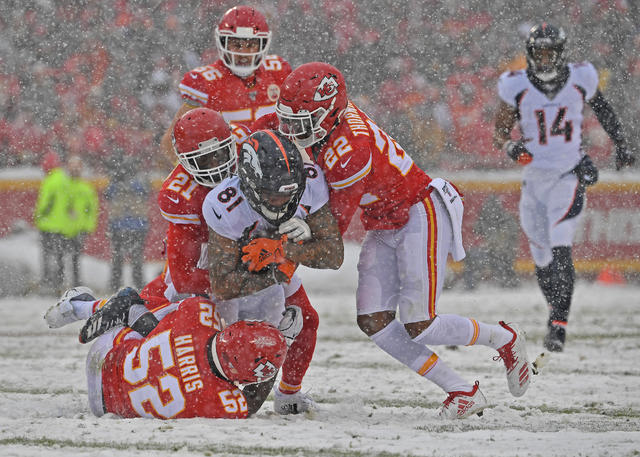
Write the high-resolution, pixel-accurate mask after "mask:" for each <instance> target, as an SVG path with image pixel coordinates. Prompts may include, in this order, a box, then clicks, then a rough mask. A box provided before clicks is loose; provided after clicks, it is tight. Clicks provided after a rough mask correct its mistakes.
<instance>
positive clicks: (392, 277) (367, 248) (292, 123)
mask: <svg viewBox="0 0 640 457" xmlns="http://www.w3.org/2000/svg"><path fill="white" fill-rule="evenodd" d="M276 115H277V118H276V119H274V116H269V117H265V118H262V119H260V120H258V121H257V122H256V123H255V124H254V128H256V127H262V128H264V127H272V126H274V125H276V124H277V125H278V128H279V130H280V131H281V132H282V133H283V134H285V135H287V136H288V137H289V138H290V139H292V140H293V141H294V142H295V143H296V144H297V145H298V146H299V147H300V148H306V151H307V153H308V155H309V157H311V158H313V160H315V161H316V163H317V164H318V165H320V167H321V169H322V171H323V172H324V175H325V178H326V180H327V183H328V185H329V191H330V205H331V210H332V212H333V214H334V216H335V218H336V219H337V220H338V225H339V227H340V230H341V231H342V232H343V233H344V231H345V230H346V229H347V227H348V226H349V222H350V221H351V218H352V217H353V215H354V213H355V212H356V210H357V209H358V208H360V209H361V210H362V215H361V219H362V222H363V225H364V228H365V230H366V231H367V234H366V236H365V240H364V242H363V244H362V249H361V253H360V260H359V263H358V273H359V279H358V289H357V296H356V305H357V314H358V318H357V321H358V325H359V327H360V328H361V329H362V331H363V332H364V333H366V334H367V335H368V336H369V337H370V338H371V339H372V340H373V341H374V343H375V344H376V345H378V346H379V347H380V348H381V349H382V350H384V351H385V352H387V353H388V354H390V355H391V356H392V357H394V358H396V359H397V360H399V361H400V362H402V363H404V364H405V365H407V366H408V367H409V368H410V369H412V370H413V371H416V372H417V373H418V374H420V375H421V376H424V377H426V378H427V379H429V380H431V381H433V382H434V383H436V384H437V385H438V386H440V387H441V388H442V389H443V390H444V391H445V392H447V394H448V397H447V399H446V400H445V402H444V404H443V407H442V409H441V411H440V416H441V417H443V418H463V417H467V416H468V415H470V414H472V413H480V412H481V411H482V409H483V408H485V407H486V406H487V401H486V399H485V397H484V395H483V394H482V392H481V391H480V390H479V389H478V383H477V382H476V383H475V384H474V385H472V384H470V383H469V382H467V381H465V380H464V379H462V378H461V377H460V376H459V375H458V374H457V373H456V372H455V371H453V370H452V369H451V368H449V367H448V366H447V365H445V363H444V362H443V361H442V360H441V359H439V358H438V356H437V355H436V354H434V353H433V352H432V351H431V350H430V349H429V348H428V347H427V345H433V344H445V345H471V344H481V345H485V346H490V347H492V348H494V349H496V350H497V351H498V353H499V356H500V358H502V359H503V361H504V364H505V368H506V370H507V380H508V384H509V390H510V391H511V393H512V394H513V395H515V396H520V395H523V394H524V392H525V391H526V389H527V388H528V385H529V379H530V368H529V365H528V362H527V354H526V343H525V340H524V336H523V335H522V333H520V331H519V330H518V329H517V326H515V325H507V324H505V323H504V322H501V323H500V325H489V324H485V323H482V322H478V321H476V320H474V319H469V318H466V317H462V316H457V315H452V314H437V313H436V301H437V299H438V297H439V295H440V292H441V291H442V286H443V283H444V273H445V268H446V261H447V257H448V255H449V254H451V255H452V257H453V258H454V260H461V259H462V258H463V257H464V249H463V247H462V235H461V225H462V214H463V204H462V196H461V195H460V194H459V192H458V191H457V189H456V188H455V187H454V186H453V185H452V184H451V183H449V182H447V181H445V180H444V179H440V178H437V179H431V178H430V177H429V176H428V175H427V174H426V173H425V172H424V171H422V170H421V169H420V168H419V167H418V166H417V165H416V164H415V163H414V162H413V160H412V159H411V157H410V156H409V155H408V154H407V153H406V152H405V151H404V150H403V149H402V147H401V146H400V145H399V144H398V143H397V142H396V141H395V140H394V139H393V138H391V137H390V136H389V135H388V134H387V133H386V132H385V131H384V130H382V129H381V128H380V127H379V126H378V125H377V124H376V123H375V122H373V121H372V120H371V119H370V118H369V117H368V116H367V115H366V114H365V113H364V112H362V111H361V110H360V109H358V107H356V106H355V105H354V104H353V103H352V102H350V101H349V100H348V98H347V90H346V84H345V80H344V78H343V76H342V74H341V73H340V71H338V69H336V68H335V67H333V66H332V65H329V64H326V63H320V62H311V63H308V64H304V65H301V66H300V67H298V68H297V69H295V70H294V71H293V72H292V73H291V74H290V75H289V76H288V77H287V79H286V80H285V81H284V83H283V84H282V86H281V87H280V97H279V99H278V104H277V106H276ZM396 311H397V314H398V317H399V320H398V319H396Z"/></svg>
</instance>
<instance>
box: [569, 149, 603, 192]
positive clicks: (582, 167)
mask: <svg viewBox="0 0 640 457" xmlns="http://www.w3.org/2000/svg"><path fill="white" fill-rule="evenodd" d="M571 171H572V173H574V174H575V175H576V176H577V177H578V181H580V184H582V185H583V186H593V185H594V184H595V183H597V182H598V169H597V168H596V166H595V165H594V164H593V162H592V161H591V157H589V156H588V155H586V154H585V156H584V157H583V158H582V160H580V162H579V163H578V165H576V167H575V168H574V169H573V170H571Z"/></svg>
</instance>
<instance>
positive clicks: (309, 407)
mask: <svg viewBox="0 0 640 457" xmlns="http://www.w3.org/2000/svg"><path fill="white" fill-rule="evenodd" d="M273 396H274V399H273V410H274V411H275V412H276V413H278V414H300V413H304V412H306V411H313V410H316V409H318V407H317V405H316V403H315V402H314V401H313V399H312V398H311V397H310V396H309V395H307V394H305V393H302V392H300V391H298V392H296V393H294V394H285V393H282V392H281V391H280V389H278V387H274V388H273Z"/></svg>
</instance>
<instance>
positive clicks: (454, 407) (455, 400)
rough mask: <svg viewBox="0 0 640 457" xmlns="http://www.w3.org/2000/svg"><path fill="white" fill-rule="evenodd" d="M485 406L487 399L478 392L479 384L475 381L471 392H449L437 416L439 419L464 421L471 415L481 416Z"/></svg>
mask: <svg viewBox="0 0 640 457" xmlns="http://www.w3.org/2000/svg"><path fill="white" fill-rule="evenodd" d="M487 406H488V405H487V399H486V397H485V396H484V394H483V393H482V392H481V391H480V383H479V382H478V381H476V383H475V384H474V385H473V389H471V392H462V391H454V392H449V396H448V397H447V399H446V400H445V401H444V403H443V404H442V409H441V410H440V414H439V416H440V419H464V418H465V417H469V416H470V415H472V414H477V415H478V416H482V410H484V409H485V408H486V407H487Z"/></svg>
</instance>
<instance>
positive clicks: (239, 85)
mask: <svg viewBox="0 0 640 457" xmlns="http://www.w3.org/2000/svg"><path fill="white" fill-rule="evenodd" d="M289 73H291V66H290V65H289V64H288V63H287V62H286V61H285V60H284V59H282V58H281V57H279V56H276V55H267V56H265V59H264V62H263V63H262V65H261V66H260V67H259V68H258V69H257V70H256V72H255V74H254V75H252V76H250V77H248V78H240V77H238V76H236V75H234V74H233V73H232V72H231V70H229V69H228V68H227V67H226V66H225V65H224V63H223V62H222V60H217V61H215V62H214V63H212V64H210V65H206V66H203V67H198V68H194V69H193V70H191V71H189V72H187V73H186V74H185V75H184V77H183V79H182V82H181V83H180V93H181V95H182V98H183V100H185V101H186V102H189V103H193V104H197V105H200V106H204V107H206V108H211V109H213V110H215V111H218V112H219V113H220V114H222V117H224V120H225V121H227V122H229V123H236V124H250V123H251V122H253V121H254V120H256V119H258V118H260V117H262V116H264V115H265V114H269V113H273V112H274V111H275V103H276V101H277V100H278V95H279V94H280V85H281V84H282V82H283V81H284V79H285V78H286V77H287V75H288V74H289Z"/></svg>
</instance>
